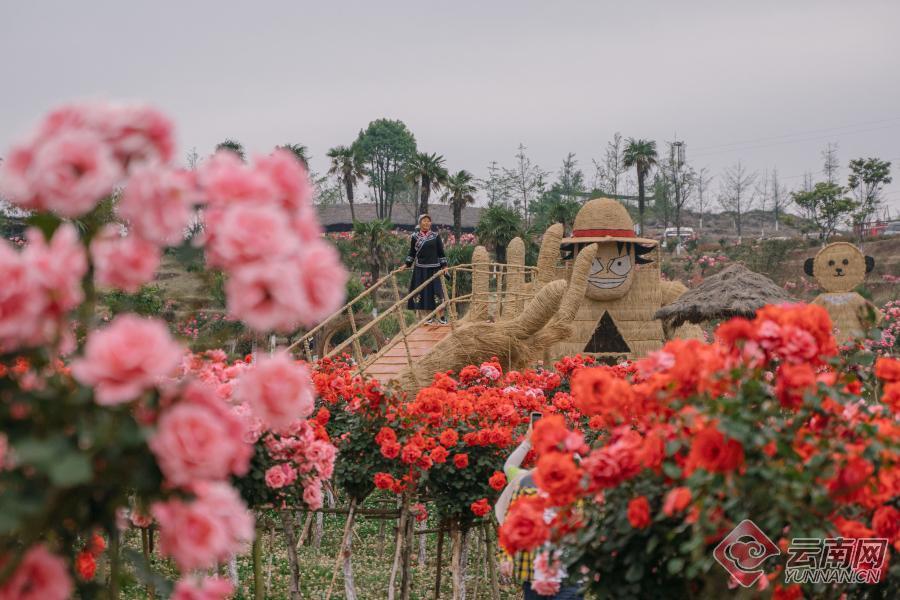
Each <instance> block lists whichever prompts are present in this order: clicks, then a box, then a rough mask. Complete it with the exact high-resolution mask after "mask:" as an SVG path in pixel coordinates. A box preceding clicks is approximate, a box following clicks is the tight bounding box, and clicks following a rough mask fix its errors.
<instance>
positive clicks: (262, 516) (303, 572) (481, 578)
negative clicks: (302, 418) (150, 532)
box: [98, 496, 521, 600]
mask: <svg viewBox="0 0 900 600" xmlns="http://www.w3.org/2000/svg"><path fill="white" fill-rule="evenodd" d="M389 498H390V497H388V496H381V497H380V498H377V499H376V498H371V499H369V500H367V501H366V503H365V507H366V508H382V509H383V508H389V507H392V506H393V505H392V504H386V501H389ZM345 504H346V503H345V502H338V506H343V505H345ZM304 520H305V515H304V514H303V513H302V512H297V513H296V514H295V522H296V523H297V525H296V534H295V535H298V536H299V532H300V528H301V527H302V523H303V521H304ZM258 521H259V522H260V523H261V528H262V532H261V536H262V537H261V540H262V557H263V558H262V572H263V579H264V580H265V579H266V578H267V577H271V580H270V586H269V588H268V590H269V591H268V593H267V594H265V597H266V598H269V599H273V600H274V599H289V598H290V594H289V591H288V590H289V581H290V563H289V561H288V557H287V546H286V542H285V536H284V534H283V532H282V530H281V521H280V519H279V518H278V516H277V515H275V514H274V513H273V512H272V511H264V512H260V513H258ZM345 522H346V517H345V516H344V515H332V514H327V515H323V525H324V527H323V530H322V532H323V535H322V537H321V541H320V544H319V545H318V547H316V546H314V545H313V541H314V540H313V539H312V537H313V536H308V540H307V542H306V543H305V544H304V545H303V546H301V547H300V549H299V552H298V561H299V565H300V594H301V597H302V598H308V599H316V600H319V599H323V598H325V595H326V592H327V590H328V586H329V584H330V582H331V577H332V571H333V568H334V564H335V558H336V556H337V552H338V547H339V545H340V541H341V535H342V533H343V529H344V523H345ZM382 525H383V526H382ZM395 525H396V521H394V520H379V519H374V518H366V517H359V518H358V519H357V520H356V524H355V526H354V536H353V570H354V579H355V582H356V590H357V596H358V598H359V600H375V599H381V598H386V597H387V588H388V580H389V575H390V568H391V562H392V560H393V554H394V527H395ZM437 525H438V523H437V519H436V517H434V516H431V515H430V516H429V518H428V521H427V524H426V526H427V528H429V529H434V528H436V527H437ZM273 532H274V533H273ZM124 535H125V538H124V541H123V544H124V546H125V547H127V548H132V549H134V550H136V551H140V549H141V534H140V531H139V530H137V529H130V530H129V531H127V532H126V533H125V534H124ZM157 537H158V536H157ZM420 537H423V536H419V535H416V536H415V538H416V540H415V548H416V550H418V544H419V541H418V539H419V538H420ZM424 538H425V541H426V562H425V564H424V565H419V564H418V563H417V560H416V557H417V554H418V552H417V551H416V552H414V553H413V556H412V586H411V594H410V597H411V598H413V599H417V600H425V599H426V598H427V599H431V598H434V581H435V572H436V571H435V568H436V562H437V561H436V558H437V534H435V533H429V534H424ZM450 558H451V547H450V536H449V535H445V537H444V552H443V566H442V576H441V596H440V597H441V598H451V597H452V588H451V576H450ZM151 564H152V566H153V569H154V571H156V572H158V573H163V574H165V575H166V576H167V577H168V578H169V579H175V578H176V577H177V573H176V570H175V568H174V565H173V564H172V563H171V561H168V560H165V559H163V558H161V557H160V556H159V553H158V551H156V552H154V554H153V556H152V558H151ZM237 567H238V578H239V582H240V583H239V587H238V589H237V590H236V593H235V595H234V598H235V599H237V600H250V599H252V598H253V564H252V559H251V553H250V549H249V548H248V549H247V551H246V552H245V553H244V554H242V555H240V556H238V559H237ZM124 570H125V571H126V577H127V579H128V581H127V582H126V583H125V585H123V587H122V595H121V597H122V598H123V599H126V600H138V599H141V600H143V599H146V598H148V595H147V590H146V588H145V587H144V586H143V585H142V584H140V583H139V582H138V581H137V579H136V578H135V576H134V573H133V570H132V569H131V567H129V566H126V567H125V569H124ZM219 573H220V574H221V575H222V576H224V577H227V576H228V568H227V565H222V566H220V569H219ZM269 573H270V575H269ZM98 576H99V575H98ZM466 581H467V583H466V585H467V598H468V599H469V600H473V599H476V598H481V599H484V600H486V599H489V598H490V597H491V596H490V581H489V579H488V573H487V562H486V560H485V554H484V549H483V544H480V543H479V542H478V540H477V536H476V535H475V533H474V531H473V533H472V534H471V535H470V542H469V569H468V572H467V580H466ZM399 583H400V576H399V574H398V576H397V592H398V595H397V597H398V598H399ZM473 593H476V594H477V596H475V595H473ZM157 597H158V596H157ZM331 597H332V598H334V599H341V598H344V581H343V574H342V572H339V573H338V576H337V579H336V581H335V586H334V590H333V593H332V596H331ZM519 597H521V589H520V588H519V587H518V585H516V584H514V583H512V582H503V581H502V580H501V594H500V598H501V599H502V600H512V599H513V598H519Z"/></svg>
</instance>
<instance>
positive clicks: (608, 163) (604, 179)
mask: <svg viewBox="0 0 900 600" xmlns="http://www.w3.org/2000/svg"><path fill="white" fill-rule="evenodd" d="M594 169H595V171H596V174H595V176H594V177H595V179H594V187H595V188H596V189H599V190H601V191H603V192H605V193H607V194H611V195H613V196H616V195H618V194H619V180H620V179H621V177H622V174H623V173H625V171H626V167H625V163H624V157H623V156H622V134H621V133H619V132H618V131H617V132H616V133H615V134H614V135H613V139H612V140H611V141H609V142H607V143H606V152H605V154H604V156H603V162H600V163H598V162H597V161H596V160H595V161H594Z"/></svg>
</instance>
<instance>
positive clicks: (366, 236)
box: [353, 219, 394, 281]
mask: <svg viewBox="0 0 900 600" xmlns="http://www.w3.org/2000/svg"><path fill="white" fill-rule="evenodd" d="M393 228H394V226H393V225H392V224H391V222H390V221H388V220H387V219H385V220H380V219H375V220H374V221H369V222H366V223H363V222H360V223H354V224H353V234H354V237H356V238H357V239H360V240H361V241H362V243H363V244H365V248H366V262H367V263H368V265H369V270H370V271H371V273H372V281H378V280H379V279H381V271H382V270H387V269H388V268H389V266H390V261H391V246H390V243H391V238H392V236H393V234H392V233H391V230H392V229H393Z"/></svg>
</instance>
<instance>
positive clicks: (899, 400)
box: [881, 381, 900, 413]
mask: <svg viewBox="0 0 900 600" xmlns="http://www.w3.org/2000/svg"><path fill="white" fill-rule="evenodd" d="M881 401H882V402H883V403H885V404H886V405H887V406H889V407H890V409H891V410H892V411H894V413H900V381H898V382H895V383H889V384H887V385H886V386H884V393H883V394H882V395H881Z"/></svg>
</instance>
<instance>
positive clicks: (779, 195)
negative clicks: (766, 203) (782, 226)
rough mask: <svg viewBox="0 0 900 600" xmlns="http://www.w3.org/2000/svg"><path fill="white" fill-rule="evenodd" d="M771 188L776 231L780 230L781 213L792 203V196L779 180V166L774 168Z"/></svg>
mask: <svg viewBox="0 0 900 600" xmlns="http://www.w3.org/2000/svg"><path fill="white" fill-rule="evenodd" d="M769 190H770V191H769V194H770V196H769V197H770V198H771V199H772V215H773V216H774V218H775V231H778V225H779V222H780V221H781V215H782V214H784V211H785V208H786V207H787V206H788V204H790V196H789V195H788V193H787V188H785V187H784V186H783V185H781V183H780V182H779V181H778V169H777V168H773V169H772V180H771V183H770V187H769Z"/></svg>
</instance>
